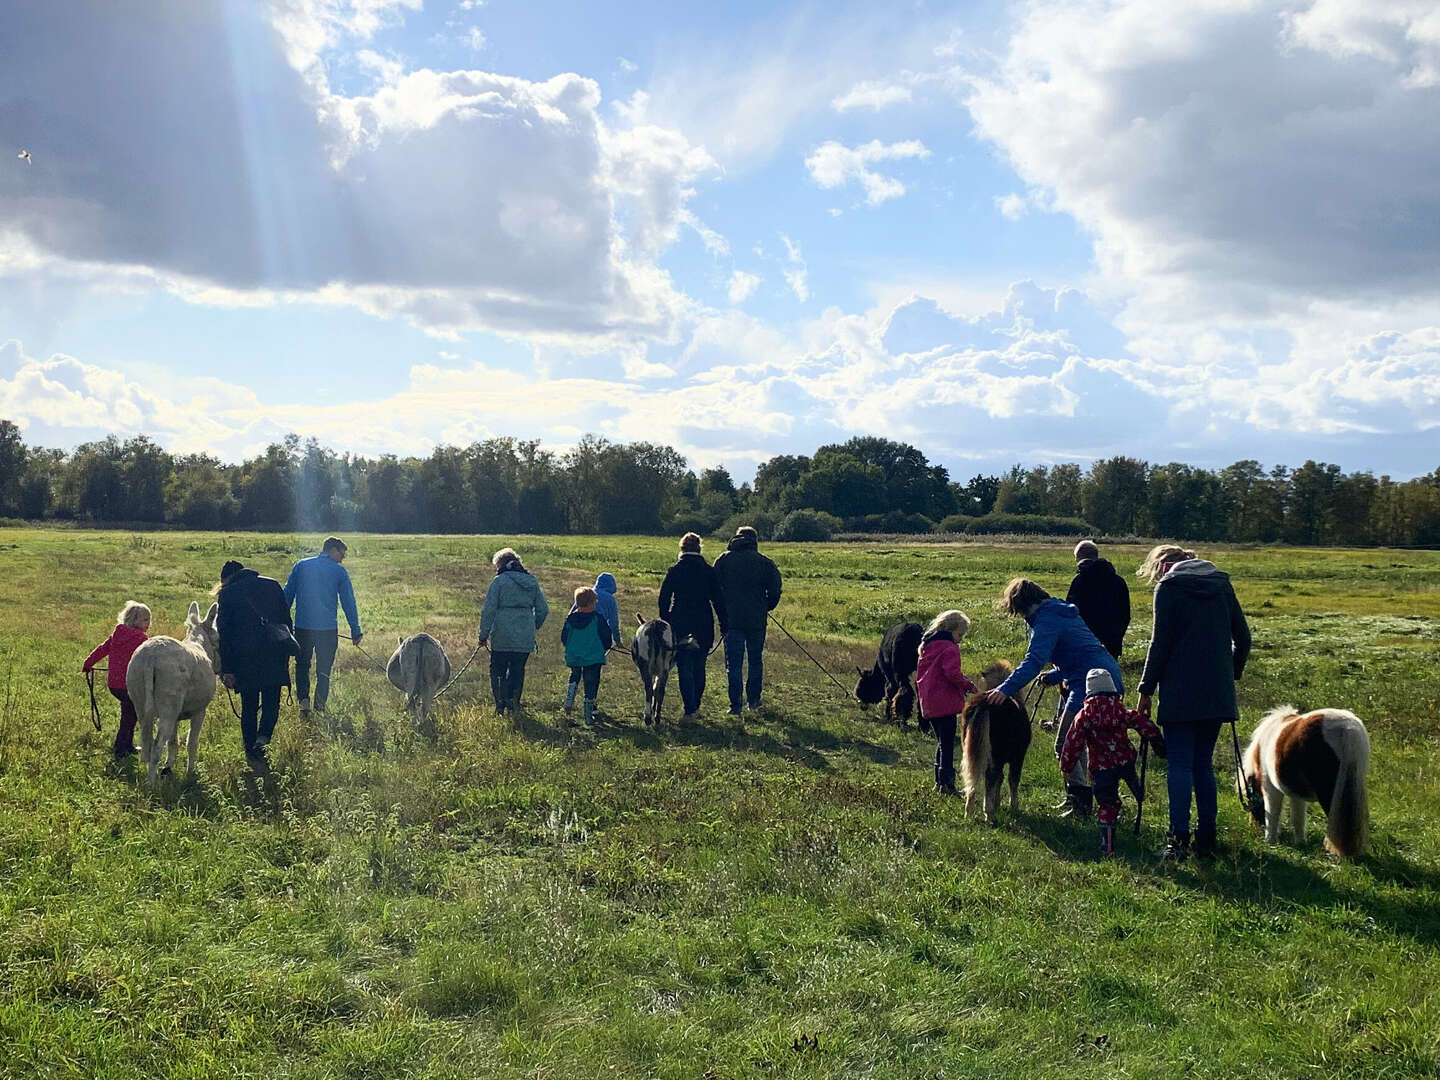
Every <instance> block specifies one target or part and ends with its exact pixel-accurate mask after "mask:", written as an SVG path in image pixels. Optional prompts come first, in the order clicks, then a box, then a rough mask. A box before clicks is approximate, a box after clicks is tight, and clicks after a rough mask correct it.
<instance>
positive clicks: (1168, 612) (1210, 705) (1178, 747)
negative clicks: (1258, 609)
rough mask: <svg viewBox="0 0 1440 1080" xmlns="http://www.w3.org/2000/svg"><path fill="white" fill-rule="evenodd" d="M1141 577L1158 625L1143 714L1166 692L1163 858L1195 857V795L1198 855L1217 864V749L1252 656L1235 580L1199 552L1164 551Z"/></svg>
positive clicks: (1162, 715) (1143, 689)
mask: <svg viewBox="0 0 1440 1080" xmlns="http://www.w3.org/2000/svg"><path fill="white" fill-rule="evenodd" d="M1138 573H1139V576H1140V577H1142V578H1145V579H1146V580H1147V581H1153V582H1155V583H1156V585H1155V621H1154V625H1153V627H1152V630H1151V634H1150V650H1149V652H1148V653H1146V655H1145V670H1144V672H1143V673H1142V674H1141V676H1140V711H1141V712H1142V713H1144V714H1145V715H1147V716H1148V715H1150V696H1151V695H1152V694H1154V693H1155V692H1156V691H1157V690H1158V691H1159V693H1160V711H1159V715H1157V716H1156V718H1155V719H1156V722H1157V723H1159V725H1160V727H1161V729H1162V730H1163V731H1164V732H1165V745H1166V749H1167V757H1168V761H1167V764H1166V772H1165V782H1166V788H1167V789H1168V791H1169V793H1170V836H1169V839H1168V841H1167V843H1166V845H1165V851H1164V854H1163V857H1164V858H1166V859H1175V860H1180V859H1183V858H1185V857H1186V856H1187V855H1188V854H1189V853H1190V796H1191V794H1192V793H1193V794H1194V796H1195V856H1196V857H1197V858H1201V859H1213V858H1214V857H1215V817H1216V812H1217V810H1218V809H1219V801H1220V800H1219V790H1218V786H1217V784H1216V782H1215V742H1216V740H1217V739H1218V738H1219V736H1220V728H1221V727H1222V726H1223V725H1224V724H1225V723H1226V722H1227V721H1230V720H1235V719H1237V718H1238V717H1239V715H1240V709H1239V704H1238V702H1237V700H1236V696H1235V684H1236V683H1237V682H1238V681H1239V680H1240V675H1241V673H1243V672H1244V670H1245V661H1246V659H1247V658H1248V657H1249V656H1250V627H1249V625H1248V624H1247V623H1246V622H1245V613H1244V612H1242V611H1241V610H1240V602H1239V601H1238V600H1236V599H1235V590H1234V589H1233V588H1232V587H1231V585H1230V578H1229V577H1228V576H1227V575H1225V574H1222V573H1221V572H1220V571H1219V570H1217V569H1216V568H1215V564H1214V563H1211V562H1207V561H1206V560H1204V559H1197V558H1196V557H1195V553H1194V552H1193V551H1186V550H1185V549H1184V548H1181V547H1176V546H1175V545H1174V544H1161V545H1159V546H1158V547H1156V548H1154V549H1152V550H1151V552H1150V554H1149V555H1148V556H1146V558H1145V562H1144V563H1142V564H1141V566H1140V570H1139V572H1138Z"/></svg>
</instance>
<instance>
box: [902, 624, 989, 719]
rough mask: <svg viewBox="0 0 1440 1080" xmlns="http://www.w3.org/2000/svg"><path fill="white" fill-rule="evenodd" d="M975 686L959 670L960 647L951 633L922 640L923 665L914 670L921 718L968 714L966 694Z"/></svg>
mask: <svg viewBox="0 0 1440 1080" xmlns="http://www.w3.org/2000/svg"><path fill="white" fill-rule="evenodd" d="M975 690H976V687H975V684H974V683H973V682H971V681H970V680H969V679H968V678H967V677H966V676H965V673H964V672H963V671H962V670H961V669H960V645H959V643H958V642H956V640H955V635H954V634H952V633H950V631H948V630H938V631H936V632H935V633H933V634H930V635H928V636H926V637H924V638H921V639H920V662H919V664H918V665H917V666H916V668H915V692H916V693H917V694H918V695H919V696H920V715H921V716H923V717H924V718H925V719H926V720H937V719H939V718H940V717H942V716H956V715H958V714H959V713H962V712H964V711H965V695H966V694H973V693H975Z"/></svg>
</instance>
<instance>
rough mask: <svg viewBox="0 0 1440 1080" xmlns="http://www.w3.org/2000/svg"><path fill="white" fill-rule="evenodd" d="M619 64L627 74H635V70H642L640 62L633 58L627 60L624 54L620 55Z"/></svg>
mask: <svg viewBox="0 0 1440 1080" xmlns="http://www.w3.org/2000/svg"><path fill="white" fill-rule="evenodd" d="M618 66H619V68H620V70H621V71H623V72H624V73H625V74H626V75H634V74H635V72H637V71H639V70H640V65H639V64H637V63H635V61H633V60H627V59H625V57H623V56H622V57H620V59H619V61H618Z"/></svg>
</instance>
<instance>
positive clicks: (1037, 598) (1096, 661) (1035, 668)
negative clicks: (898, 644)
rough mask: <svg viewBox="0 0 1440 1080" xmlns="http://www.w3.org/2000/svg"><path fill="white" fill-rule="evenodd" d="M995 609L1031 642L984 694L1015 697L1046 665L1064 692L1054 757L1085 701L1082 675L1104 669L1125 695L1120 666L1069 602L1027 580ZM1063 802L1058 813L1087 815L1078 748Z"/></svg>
mask: <svg viewBox="0 0 1440 1080" xmlns="http://www.w3.org/2000/svg"><path fill="white" fill-rule="evenodd" d="M995 610H996V611H998V612H1000V614H1002V615H1011V616H1014V617H1016V618H1021V619H1024V620H1025V622H1026V624H1027V625H1028V626H1029V627H1030V644H1029V646H1028V647H1027V648H1026V650H1025V659H1024V660H1022V661H1021V662H1020V666H1019V667H1017V668H1016V669H1015V670H1014V671H1012V672H1011V673H1010V676H1009V677H1008V678H1007V679H1006V680H1005V681H1004V682H1003V683H1001V684H1000V685H999V686H997V687H996V688H995V689H994V690H991V691H990V692H989V693H988V694H986V695H985V699H986V700H987V701H989V702H990V703H991V704H992V705H1000V704H1003V703H1004V701H1005V699H1006V698H1007V697H1009V698H1018V697H1019V696H1020V694H1021V692H1022V691H1023V690H1024V689H1025V687H1026V686H1028V685H1029V683H1030V680H1031V679H1033V678H1035V676H1036V675H1039V674H1040V669H1041V668H1043V667H1044V666H1045V665H1046V664H1047V663H1054V665H1055V669H1056V670H1055V671H1054V673H1052V674H1049V675H1047V676H1046V677H1045V681H1046V682H1047V683H1056V682H1062V681H1063V682H1064V683H1066V684H1067V685H1068V686H1069V691H1070V692H1069V696H1068V697H1067V698H1066V700H1065V705H1064V708H1063V709H1062V711H1061V714H1060V729H1059V731H1057V732H1056V735H1055V756H1056V757H1057V758H1058V757H1059V756H1060V749H1061V747H1063V746H1064V745H1065V737H1066V736H1067V735H1069V734H1070V725H1071V724H1072V723H1073V722H1074V720H1075V714H1076V713H1078V712H1079V711H1080V708H1081V706H1083V705H1084V704H1085V677H1086V675H1087V674H1088V673H1089V672H1090V671H1091V669H1092V668H1104V669H1105V670H1106V671H1108V672H1109V673H1110V676H1111V678H1112V679H1114V681H1115V691H1116V693H1120V694H1123V693H1124V685H1123V684H1122V682H1121V678H1120V664H1119V663H1118V662H1117V661H1116V659H1115V657H1113V656H1111V655H1110V651H1109V650H1108V649H1106V648H1105V646H1104V645H1103V644H1101V642H1100V639H1099V638H1097V637H1096V636H1095V633H1094V631H1092V630H1091V629H1090V627H1089V626H1087V625H1086V624H1085V620H1084V619H1082V618H1081V617H1080V610H1079V609H1078V608H1077V607H1076V606H1075V605H1074V604H1067V603H1065V601H1063V600H1056V599H1055V598H1054V597H1053V596H1051V595H1050V594H1049V593H1048V592H1046V591H1045V590H1044V589H1042V588H1041V587H1040V586H1039V585H1036V584H1035V582H1033V581H1031V580H1030V579H1029V578H1012V579H1011V581H1010V582H1009V583H1008V584H1007V585H1006V586H1005V589H1004V591H1003V592H1002V593H1001V594H1000V598H999V599H998V600H996V601H995ZM1064 779H1065V801H1064V802H1062V803H1061V804H1060V806H1061V812H1062V815H1069V814H1075V815H1077V816H1080V817H1085V816H1087V815H1088V814H1089V813H1090V804H1091V800H1092V791H1091V786H1090V769H1089V762H1088V759H1087V756H1086V755H1085V753H1084V752H1083V751H1082V752H1081V754H1080V756H1079V758H1078V760H1077V761H1076V762H1075V766H1074V768H1072V769H1071V771H1070V772H1069V774H1067V775H1066V776H1065V778H1064Z"/></svg>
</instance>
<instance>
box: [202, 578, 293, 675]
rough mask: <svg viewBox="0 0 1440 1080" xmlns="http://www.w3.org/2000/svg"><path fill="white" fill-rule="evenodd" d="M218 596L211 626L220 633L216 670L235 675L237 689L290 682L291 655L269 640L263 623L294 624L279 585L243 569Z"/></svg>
mask: <svg viewBox="0 0 1440 1080" xmlns="http://www.w3.org/2000/svg"><path fill="white" fill-rule="evenodd" d="M216 600H218V601H219V603H220V612H219V614H218V615H217V616H216V618H215V629H216V631H218V633H219V634H220V670H219V672H217V674H220V675H234V676H235V689H236V690H242V691H243V690H263V689H265V688H266V687H267V686H288V685H289V684H290V654H289V653H288V652H286V651H285V647H284V646H283V645H280V644H277V643H276V642H274V641H272V640H271V635H270V633H269V632H268V631H267V630H266V628H265V624H264V622H262V621H261V620H262V619H263V620H264V621H265V622H272V623H282V624H284V625H285V626H292V625H293V624H292V623H291V622H290V605H289V603H287V602H286V600H285V590H284V589H282V588H281V587H280V583H279V582H278V581H276V580H275V579H274V578H268V577H261V576H260V575H259V574H258V573H256V572H255V571H254V570H251V569H249V568H248V567H247V568H246V569H244V570H240V571H237V572H236V573H235V574H234V575H233V576H232V577H231V578H230V580H229V581H227V582H225V584H224V585H223V586H221V588H220V593H219V595H218V596H216Z"/></svg>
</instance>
